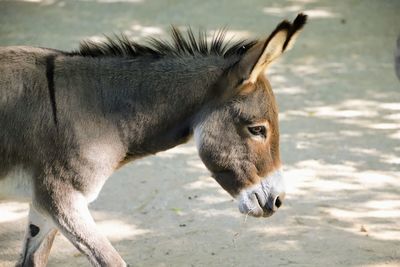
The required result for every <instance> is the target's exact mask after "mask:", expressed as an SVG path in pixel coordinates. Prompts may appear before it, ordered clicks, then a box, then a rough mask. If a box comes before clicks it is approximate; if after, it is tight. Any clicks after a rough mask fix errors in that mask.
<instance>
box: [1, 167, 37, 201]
mask: <svg viewBox="0 0 400 267" xmlns="http://www.w3.org/2000/svg"><path fill="white" fill-rule="evenodd" d="M32 177H33V175H32V173H31V172H29V171H27V170H25V169H23V168H21V167H15V168H13V169H12V170H11V171H9V172H7V173H6V174H5V176H3V177H0V199H13V200H29V199H31V198H32Z"/></svg>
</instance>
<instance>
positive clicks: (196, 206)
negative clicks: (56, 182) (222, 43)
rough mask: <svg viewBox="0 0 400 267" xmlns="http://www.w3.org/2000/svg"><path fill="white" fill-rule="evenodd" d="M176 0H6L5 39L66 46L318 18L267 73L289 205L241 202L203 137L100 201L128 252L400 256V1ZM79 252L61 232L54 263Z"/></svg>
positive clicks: (169, 259)
mask: <svg viewBox="0 0 400 267" xmlns="http://www.w3.org/2000/svg"><path fill="white" fill-rule="evenodd" d="M356 2H357V1H356ZM171 3H172V2H171V1H158V0H156V1H147V0H82V1H58V0H18V1H0V4H1V7H0V13H1V14H0V15H1V18H2V20H1V23H0V33H1V36H2V38H1V40H0V41H1V44H2V45H14V44H19V45H35V46H43V47H52V48H56V49H65V50H71V49H76V48H77V47H78V43H79V40H82V39H89V40H92V41H95V42H101V41H104V40H105V37H104V35H103V34H106V35H107V36H111V37H112V36H113V34H114V33H116V34H120V33H123V34H125V35H127V36H128V37H129V38H131V39H132V40H137V41H138V42H141V43H142V42H145V41H146V39H147V38H148V37H155V38H161V39H165V40H170V37H169V25H171V24H173V25H175V26H177V27H178V28H179V29H187V28H188V26H189V25H190V26H191V28H192V29H193V31H194V33H195V34H197V31H198V30H199V29H204V30H205V31H206V36H207V39H208V40H210V39H211V38H212V36H213V35H215V33H216V31H217V29H220V28H221V26H224V25H227V29H228V30H227V40H230V39H232V40H239V39H243V38H250V39H253V38H265V37H266V36H267V35H268V33H269V31H270V30H272V29H274V27H275V26H276V24H277V23H279V21H281V19H292V18H293V17H294V16H295V14H296V13H297V12H304V13H306V14H307V15H309V17H310V20H309V22H308V25H307V26H306V28H305V29H304V31H303V32H302V35H301V36H300V37H299V39H298V41H297V43H296V44H295V45H294V48H293V49H292V50H291V51H290V52H288V53H286V55H285V56H284V57H283V58H281V59H280V60H279V61H278V62H277V63H276V64H274V65H273V66H271V68H270V69H268V71H267V73H266V74H267V76H268V79H269V81H270V83H271V86H272V89H273V91H274V93H275V95H276V98H277V101H278V106H279V112H280V113H279V116H280V138H281V143H280V147H281V158H282V162H283V164H282V167H283V170H284V177H285V180H286V193H287V194H286V199H285V201H284V203H283V205H282V207H281V208H280V209H279V210H278V211H277V212H276V213H275V214H274V215H273V216H271V217H269V218H253V217H249V216H246V215H244V214H241V213H240V212H239V210H238V203H237V201H235V200H234V199H233V198H232V197H231V196H230V195H229V194H228V193H227V192H226V191H224V190H223V189H222V188H221V186H220V185H219V184H218V183H217V182H216V181H215V180H214V179H213V178H212V177H210V173H209V171H208V170H207V169H206V167H205V166H204V164H203V163H202V161H201V160H200V158H199V156H198V153H197V149H196V146H195V143H194V142H193V141H190V142H189V143H188V144H185V145H181V146H178V147H176V148H173V149H171V150H168V151H165V152H161V153H157V154H156V155H152V156H149V157H145V158H141V159H138V160H136V161H134V162H132V163H130V164H126V165H125V166H123V167H122V168H120V169H119V170H118V171H117V172H116V173H115V174H114V175H113V176H112V177H111V178H110V179H109V180H108V181H107V182H106V184H105V186H104V188H103V190H102V192H101V193H100V195H99V198H98V199H97V200H96V201H95V202H93V203H92V204H91V205H90V210H91V212H92V214H93V217H94V219H95V221H96V222H97V225H98V228H99V229H100V231H101V232H102V233H103V234H104V235H106V236H107V237H108V238H109V239H110V240H111V242H112V243H113V245H114V246H115V247H116V249H117V251H118V252H120V253H121V255H122V257H123V258H124V259H126V261H127V263H129V264H130V265H133V266H187V265H190V264H192V265H193V266H261V265H263V264H264V265H265V264H267V265H268V266H349V267H361V266H366V267H378V266H388V267H394V266H396V267H398V266H400V252H399V249H398V248H399V247H400V143H399V141H400V95H399V92H400V91H399V90H398V89H399V84H400V83H399V81H398V80H397V79H396V78H395V74H394V72H393V48H394V44H395V39H396V38H397V36H398V28H396V25H399V17H398V14H397V13H398V12H397V10H398V9H399V3H397V2H396V1H387V2H385V4H382V3H381V2H380V1H370V0H366V1H365V2H364V1H361V2H360V1H358V2H357V3H355V2H354V3H353V2H346V1H342V2H338V3H335V4H332V2H330V1H327V0H284V1H254V2H251V4H249V3H248V2H246V1H224V2H218V1H206V2H196V3H195V4H194V3H187V2H185V1H173V3H172V4H171ZM382 29H384V30H382ZM102 149H104V148H102ZM95 154H96V153H94V154H93V156H96V155H95ZM0 164H1V163H0ZM27 215H28V204H27V203H16V202H10V203H3V202H1V203H0V240H1V242H0V258H1V259H0V265H1V266H3V265H5V266H13V265H14V263H15V259H17V257H18V253H19V248H20V246H21V240H22V237H23V235H24V231H25V228H26V221H27V217H26V216H27ZM71 264H72V265H75V266H86V265H87V264H88V263H87V260H86V258H84V256H82V255H81V254H80V253H79V252H78V251H77V250H76V249H75V248H74V247H73V246H72V245H71V244H70V243H69V241H68V240H66V239H65V238H63V237H62V235H61V234H59V235H58V236H57V238H56V241H55V247H54V248H53V250H52V254H51V256H50V264H49V266H70V265H71ZM85 264H86V265H85Z"/></svg>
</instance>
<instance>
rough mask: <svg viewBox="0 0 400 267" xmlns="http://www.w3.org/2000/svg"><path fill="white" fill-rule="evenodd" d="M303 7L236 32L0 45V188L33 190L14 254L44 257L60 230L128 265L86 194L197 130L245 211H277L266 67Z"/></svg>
mask: <svg viewBox="0 0 400 267" xmlns="http://www.w3.org/2000/svg"><path fill="white" fill-rule="evenodd" d="M306 19H307V16H306V15H304V14H299V15H298V16H297V17H296V19H295V20H294V21H293V23H290V22H288V21H286V20H285V21H283V22H281V23H280V24H279V25H278V26H277V27H276V29H275V30H274V31H273V32H272V33H271V34H270V35H269V37H267V38H266V39H261V40H252V41H248V40H247V41H238V42H235V43H233V42H226V41H224V37H225V32H224V31H220V32H219V33H218V34H216V35H215V36H214V38H213V39H212V41H211V42H208V41H207V39H206V35H205V33H199V36H198V37H195V35H194V34H193V32H192V31H191V30H190V29H189V30H188V31H187V32H186V33H183V32H181V31H179V30H178V29H176V28H172V41H163V40H158V39H150V40H148V43H146V44H139V43H137V42H133V41H130V40H128V39H127V38H126V37H124V36H122V37H118V38H117V37H116V38H114V39H113V38H108V40H107V41H105V42H103V43H93V42H90V41H86V42H82V43H81V46H80V48H79V50H76V51H72V52H63V51H58V50H53V49H47V48H34V47H3V48H0V75H1V76H0V77H1V79H0V125H1V129H0V195H1V196H2V197H7V198H10V197H17V198H19V197H22V198H27V199H29V200H30V201H31V202H30V203H31V204H30V210H29V222H28V226H27V230H26V236H25V241H24V246H23V251H22V255H21V258H20V260H19V262H18V263H17V266H44V265H46V264H47V259H48V255H49V252H50V248H51V246H52V242H53V240H54V237H55V234H56V232H57V231H60V232H61V233H62V234H63V235H64V236H65V237H66V238H67V239H68V240H69V241H70V242H72V244H73V245H74V246H75V247H76V248H77V249H78V250H80V251H81V252H82V253H83V254H85V255H86V256H87V258H88V259H89V261H90V262H91V264H92V265H93V266H126V263H125V262H124V260H123V259H122V258H121V257H120V255H119V254H118V253H117V251H116V250H115V249H114V248H113V247H112V245H111V244H110V242H109V241H108V240H107V239H106V238H105V237H104V236H103V235H102V234H101V233H100V232H98V231H97V230H96V225H95V222H94V220H93V218H92V216H91V215H90V212H89V209H88V203H90V202H92V201H93V200H95V199H96V197H97V195H98V194H99V192H100V190H101V188H102V186H103V184H104V183H105V181H106V180H107V178H108V177H109V176H110V175H111V174H112V173H113V172H114V171H115V170H116V169H118V168H120V167H121V166H123V165H124V164H126V163H128V162H130V161H132V160H135V159H138V158H141V157H144V156H146V155H149V154H154V153H157V152H159V151H163V150H166V149H169V148H172V147H174V146H177V145H179V144H182V143H184V142H186V141H188V139H189V138H190V137H191V136H193V135H194V137H195V141H196V145H197V149H198V153H199V156H200V158H201V160H202V161H203V162H204V164H205V165H206V167H207V168H208V169H209V170H210V172H211V173H212V176H213V177H214V178H215V180H216V181H217V182H218V183H219V184H220V185H221V186H222V187H223V188H224V189H225V190H226V191H227V192H228V193H229V194H231V195H232V196H233V197H234V198H236V199H237V200H238V203H239V204H238V205H239V210H240V212H242V213H244V214H249V215H251V216H255V217H261V216H264V217H267V216H270V215H272V214H273V213H274V212H275V211H276V210H277V209H278V208H279V207H280V206H281V205H282V201H283V200H284V197H285V192H284V187H283V181H282V177H281V171H280V169H281V161H280V155H279V128H278V110H277V105H276V102H275V98H274V94H273V92H272V89H271V86H270V84H269V82H268V81H267V79H266V78H265V77H264V75H263V71H264V70H265V69H266V68H267V67H268V66H269V65H270V64H271V63H272V62H274V61H275V60H276V59H277V58H278V57H279V56H280V55H281V54H282V53H283V52H284V51H285V50H288V49H289V48H290V47H291V46H292V45H293V43H294V40H295V38H296V36H297V35H298V33H299V32H300V30H301V29H302V28H303V26H304V25H305V23H306Z"/></svg>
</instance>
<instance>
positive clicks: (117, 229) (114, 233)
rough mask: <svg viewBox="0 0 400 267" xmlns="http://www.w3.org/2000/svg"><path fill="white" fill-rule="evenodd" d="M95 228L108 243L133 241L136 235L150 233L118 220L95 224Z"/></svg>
mask: <svg viewBox="0 0 400 267" xmlns="http://www.w3.org/2000/svg"><path fill="white" fill-rule="evenodd" d="M97 227H98V229H99V230H100V232H101V233H103V234H104V235H105V236H107V238H108V239H109V240H110V241H120V240H123V239H129V240H131V239H135V237H136V236H138V235H144V234H149V233H151V231H150V230H146V229H139V228H137V227H135V226H134V225H131V224H127V223H125V222H122V221H119V220H105V221H99V222H97Z"/></svg>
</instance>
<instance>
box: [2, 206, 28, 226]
mask: <svg viewBox="0 0 400 267" xmlns="http://www.w3.org/2000/svg"><path fill="white" fill-rule="evenodd" d="M28 210H29V206H28V204H27V203H21V202H3V203H1V202H0V223H10V222H13V221H16V220H20V219H24V218H26V217H27V216H28Z"/></svg>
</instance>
